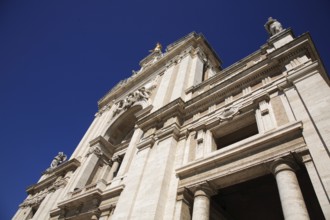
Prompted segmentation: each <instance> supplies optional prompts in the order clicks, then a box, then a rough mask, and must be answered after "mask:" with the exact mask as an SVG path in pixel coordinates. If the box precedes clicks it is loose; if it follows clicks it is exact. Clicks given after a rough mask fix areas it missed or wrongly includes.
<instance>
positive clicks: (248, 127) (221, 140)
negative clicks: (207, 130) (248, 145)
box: [213, 116, 259, 150]
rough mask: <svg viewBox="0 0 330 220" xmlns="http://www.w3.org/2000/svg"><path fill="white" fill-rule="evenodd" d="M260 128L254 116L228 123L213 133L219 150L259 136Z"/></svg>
mask: <svg viewBox="0 0 330 220" xmlns="http://www.w3.org/2000/svg"><path fill="white" fill-rule="evenodd" d="M258 133H259V131H258V126H257V122H256V120H255V117H254V116H250V117H248V118H247V117H244V118H242V119H238V120H233V121H230V122H226V123H225V124H224V125H223V126H221V127H220V128H218V129H217V130H216V131H214V132H213V138H214V142H215V144H216V145H217V149H218V150H219V149H221V148H224V147H227V146H229V145H231V144H234V143H237V142H239V141H242V140H244V139H246V138H249V137H251V136H253V135H256V134H258Z"/></svg>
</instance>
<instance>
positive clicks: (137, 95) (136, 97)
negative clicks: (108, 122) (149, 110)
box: [112, 87, 150, 117]
mask: <svg viewBox="0 0 330 220" xmlns="http://www.w3.org/2000/svg"><path fill="white" fill-rule="evenodd" d="M149 96H150V91H149V90H148V89H146V88H145V87H141V88H140V89H137V90H136V91H134V92H132V93H129V94H128V95H127V96H126V98H125V99H123V100H120V101H119V102H117V104H116V109H115V110H114V112H113V116H112V117H114V116H116V115H117V114H119V113H120V112H121V111H123V110H127V109H129V108H130V107H131V106H132V105H134V103H135V102H137V101H140V100H148V99H149Z"/></svg>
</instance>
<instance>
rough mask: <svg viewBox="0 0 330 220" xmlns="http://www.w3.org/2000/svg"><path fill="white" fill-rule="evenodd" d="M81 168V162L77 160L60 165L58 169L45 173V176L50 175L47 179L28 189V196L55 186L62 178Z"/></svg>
mask: <svg viewBox="0 0 330 220" xmlns="http://www.w3.org/2000/svg"><path fill="white" fill-rule="evenodd" d="M79 166H80V162H79V161H78V160H77V159H71V160H69V161H65V162H64V163H62V164H60V165H59V166H58V167H56V168H54V169H52V170H50V171H45V172H44V173H43V174H44V175H45V174H47V175H49V177H47V178H46V179H44V180H42V181H40V182H39V183H37V184H34V185H32V186H29V187H28V188H27V189H26V192H27V193H28V194H33V193H36V192H38V191H41V190H43V189H45V188H47V187H49V186H50V185H51V184H53V183H54V182H55V181H56V179H57V178H58V177H60V176H64V175H65V174H66V173H67V172H69V171H73V170H75V169H77V168H78V167H79Z"/></svg>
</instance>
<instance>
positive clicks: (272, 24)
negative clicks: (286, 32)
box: [265, 17, 283, 36]
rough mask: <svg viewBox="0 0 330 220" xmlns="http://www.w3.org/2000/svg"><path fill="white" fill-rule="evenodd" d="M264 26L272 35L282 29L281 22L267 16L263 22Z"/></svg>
mask: <svg viewBox="0 0 330 220" xmlns="http://www.w3.org/2000/svg"><path fill="white" fill-rule="evenodd" d="M265 28H266V30H267V32H268V34H269V35H270V36H274V35H275V34H278V33H280V32H281V31H283V27H282V24H281V23H280V22H278V21H277V20H276V19H273V18H272V17H269V18H268V21H267V23H266V24H265Z"/></svg>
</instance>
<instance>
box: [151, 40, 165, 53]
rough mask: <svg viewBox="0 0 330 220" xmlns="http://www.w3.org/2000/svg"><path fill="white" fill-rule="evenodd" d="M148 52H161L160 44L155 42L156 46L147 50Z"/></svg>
mask: <svg viewBox="0 0 330 220" xmlns="http://www.w3.org/2000/svg"><path fill="white" fill-rule="evenodd" d="M149 52H151V53H154V52H162V45H161V44H160V43H159V42H157V44H156V47H155V48H154V49H152V50H149Z"/></svg>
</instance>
